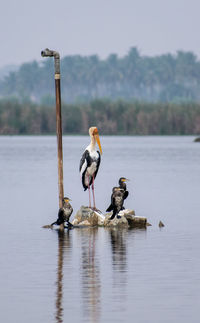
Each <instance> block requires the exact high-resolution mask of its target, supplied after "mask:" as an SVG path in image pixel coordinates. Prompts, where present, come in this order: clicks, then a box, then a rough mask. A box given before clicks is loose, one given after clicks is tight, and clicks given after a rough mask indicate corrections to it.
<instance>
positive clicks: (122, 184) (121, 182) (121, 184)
mask: <svg viewBox="0 0 200 323" xmlns="http://www.w3.org/2000/svg"><path fill="white" fill-rule="evenodd" d="M127 181H129V179H127V178H125V177H120V179H119V187H120V188H122V189H123V190H124V200H125V199H126V198H127V197H128V194H129V192H128V191H127V190H126V182H127Z"/></svg>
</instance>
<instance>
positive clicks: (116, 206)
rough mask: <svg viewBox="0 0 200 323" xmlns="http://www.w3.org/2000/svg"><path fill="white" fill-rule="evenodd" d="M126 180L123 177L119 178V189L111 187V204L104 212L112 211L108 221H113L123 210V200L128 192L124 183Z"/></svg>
mask: <svg viewBox="0 0 200 323" xmlns="http://www.w3.org/2000/svg"><path fill="white" fill-rule="evenodd" d="M127 180H128V179H127V178H125V177H120V179H119V187H113V189H112V195H111V204H110V206H109V207H108V208H107V210H106V212H110V211H113V214H112V216H111V218H110V220H112V219H114V217H115V215H117V214H118V213H119V212H120V211H121V210H123V209H124V206H123V204H124V200H125V199H126V198H127V196H128V194H129V192H128V191H127V190H126V181H127Z"/></svg>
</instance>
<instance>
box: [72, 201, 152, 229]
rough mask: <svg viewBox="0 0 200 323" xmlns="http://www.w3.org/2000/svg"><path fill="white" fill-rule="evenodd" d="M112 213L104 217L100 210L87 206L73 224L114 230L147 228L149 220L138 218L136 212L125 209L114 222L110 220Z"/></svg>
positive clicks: (79, 212) (80, 211) (83, 207)
mask: <svg viewBox="0 0 200 323" xmlns="http://www.w3.org/2000/svg"><path fill="white" fill-rule="evenodd" d="M111 215H112V212H110V213H107V214H106V215H104V214H103V213H102V212H101V211H100V210H93V209H91V208H89V207H86V206H81V208H80V209H79V210H78V212H77V213H76V215H75V217H74V220H73V221H72V224H73V225H74V226H79V227H82V226H90V227H91V226H92V227H94V226H104V227H114V228H128V227H131V228H146V226H147V219H146V218H144V217H140V216H136V215H135V211H134V210H129V209H125V210H122V211H120V212H119V214H118V216H116V217H115V218H114V219H113V220H110V217H111Z"/></svg>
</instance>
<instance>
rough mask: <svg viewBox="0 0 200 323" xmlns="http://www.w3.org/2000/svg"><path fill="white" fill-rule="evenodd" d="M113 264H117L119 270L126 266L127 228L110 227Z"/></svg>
mask: <svg viewBox="0 0 200 323" xmlns="http://www.w3.org/2000/svg"><path fill="white" fill-rule="evenodd" d="M109 232H110V238H111V247H112V256H113V265H115V266H116V265H117V266H118V267H119V268H118V269H119V271H124V269H125V268H126V265H127V263H126V241H127V229H122V230H118V229H110V230H109Z"/></svg>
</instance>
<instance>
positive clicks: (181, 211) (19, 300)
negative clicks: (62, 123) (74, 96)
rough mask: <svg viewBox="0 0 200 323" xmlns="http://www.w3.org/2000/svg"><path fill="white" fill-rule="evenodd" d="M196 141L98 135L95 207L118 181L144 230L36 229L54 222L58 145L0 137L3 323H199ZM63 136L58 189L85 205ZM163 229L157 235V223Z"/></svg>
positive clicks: (51, 140) (74, 156)
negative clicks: (61, 180) (145, 221)
mask: <svg viewBox="0 0 200 323" xmlns="http://www.w3.org/2000/svg"><path fill="white" fill-rule="evenodd" d="M193 139H194V138H193V137H101V143H102V149H103V155H102V163H101V166H100V170H99V173H98V175H97V178H96V181H95V187H96V204H97V207H98V208H99V209H101V210H102V212H105V209H106V208H107V207H108V205H109V202H110V194H111V190H112V187H113V186H115V185H117V182H118V179H119V177H121V176H125V177H127V178H129V179H130V182H128V190H129V197H128V198H127V200H126V203H125V206H126V207H127V208H131V209H134V210H135V212H136V215H140V216H145V217H147V219H148V222H150V223H151V224H152V226H151V227H148V228H147V229H146V230H139V229H138V230H133V229H132V230H109V229H104V228H98V229H73V230H71V231H68V232H67V231H66V232H65V233H64V234H62V233H59V231H56V230H49V229H43V228H42V226H43V225H45V224H50V223H51V222H53V221H55V220H56V218H57V211H58V185H57V150H56V137H54V136H52V137H15V136H14V137H0V219H1V230H0V259H1V267H0V273H1V275H0V297H1V300H0V322H2V323H13V322H17V323H18V322H20V323H25V322H29V323H36V322H37V323H38V322H42V323H53V322H73V323H75V322H92V323H93V322H134V323H146V322H153V323H160V322H162V323H165V322H166V323H168V322H170V323H177V322H181V323H188V322H190V323H191V322H192V323H194V322H199V306H200V259H199V254H200V252H199V251H200V250H199V249H200V194H199V193H200V144H198V143H194V142H193ZM88 141H89V139H88V137H87V136H86V137H72V136H69V137H68V136H66V137H64V138H63V153H64V190H65V195H67V196H69V197H70V198H71V199H72V205H73V208H74V213H73V215H72V219H73V216H74V215H75V213H76V211H77V210H78V209H79V207H80V206H81V205H88V192H84V191H83V189H82V186H81V181H80V178H79V172H78V168H79V160H80V157H81V154H82V152H83V150H84V148H85V147H86V146H87V145H88ZM160 220H161V221H162V222H163V223H164V224H165V227H163V228H162V229H160V228H159V227H158V223H159V221H160Z"/></svg>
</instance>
